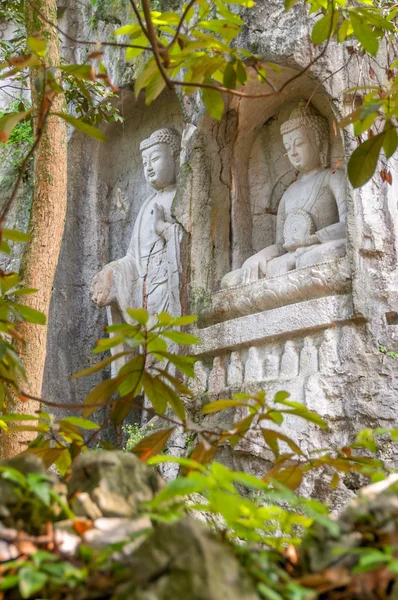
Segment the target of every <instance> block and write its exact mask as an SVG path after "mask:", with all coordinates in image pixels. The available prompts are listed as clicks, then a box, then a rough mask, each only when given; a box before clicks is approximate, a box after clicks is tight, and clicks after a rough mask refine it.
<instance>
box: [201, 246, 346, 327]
mask: <svg viewBox="0 0 398 600" xmlns="http://www.w3.org/2000/svg"><path fill="white" fill-rule="evenodd" d="M350 292H351V271H350V268H349V264H348V259H347V257H344V258H341V259H338V260H334V261H328V262H324V263H319V264H316V265H312V266H310V267H304V268H302V269H295V270H294V271H290V272H289V273H286V274H285V275H280V276H279V277H273V278H270V279H261V280H260V281H258V282H256V283H251V284H248V285H244V286H239V287H235V288H229V289H225V290H220V291H218V292H216V293H214V294H213V296H212V301H211V305H210V306H208V307H206V308H205V309H204V310H202V311H201V312H200V315H199V324H200V326H206V327H207V326H209V325H213V324H215V323H221V322H223V321H227V320H230V319H234V318H236V317H241V316H244V315H250V314H254V313H258V312H260V311H264V310H270V309H272V308H277V307H283V306H286V305H291V304H296V303H297V302H303V301H306V300H311V299H314V298H322V297H325V296H329V295H335V294H348V293H350Z"/></svg>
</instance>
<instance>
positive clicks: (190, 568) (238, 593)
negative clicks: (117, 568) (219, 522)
mask: <svg viewBox="0 0 398 600" xmlns="http://www.w3.org/2000/svg"><path fill="white" fill-rule="evenodd" d="M129 564H130V566H131V580H130V582H129V583H127V584H123V585H121V586H119V588H118V589H117V590H116V592H115V595H114V597H113V600H126V599H127V598H128V599H129V600H155V599H156V600H171V599H175V600H177V599H178V600H180V599H181V600H182V599H183V598H184V599H188V598H189V600H225V598H228V600H257V599H258V596H257V594H256V592H255V588H254V585H253V583H252V581H251V580H250V578H249V577H248V575H247V574H245V572H244V571H243V569H242V568H241V566H240V565H239V563H238V560H237V559H236V558H235V556H234V555H233V552H232V550H231V548H230V547H228V546H227V545H226V544H224V543H223V542H222V541H221V540H220V539H219V538H217V537H216V536H215V535H214V533H212V532H211V531H210V530H209V529H207V528H206V527H204V526H203V525H201V524H200V523H198V522H197V521H193V520H190V519H184V520H182V521H179V522H178V523H173V524H171V525H169V524H167V525H166V524H159V525H157V526H156V529H155V532H154V534H153V535H151V536H150V537H149V538H148V539H147V540H146V541H145V542H144V543H143V544H142V545H141V546H140V548H139V549H138V550H137V552H135V553H134V555H133V556H132V557H131V559H130V561H129Z"/></svg>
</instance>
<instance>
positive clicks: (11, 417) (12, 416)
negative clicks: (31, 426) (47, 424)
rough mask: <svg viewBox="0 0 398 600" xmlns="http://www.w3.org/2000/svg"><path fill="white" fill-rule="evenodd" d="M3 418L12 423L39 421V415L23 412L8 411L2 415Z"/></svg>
mask: <svg viewBox="0 0 398 600" xmlns="http://www.w3.org/2000/svg"><path fill="white" fill-rule="evenodd" d="M0 418H1V420H2V421H5V422H6V423H10V422H13V421H37V420H38V417H35V416H34V415H27V414H21V413H7V414H5V415H1V417H0Z"/></svg>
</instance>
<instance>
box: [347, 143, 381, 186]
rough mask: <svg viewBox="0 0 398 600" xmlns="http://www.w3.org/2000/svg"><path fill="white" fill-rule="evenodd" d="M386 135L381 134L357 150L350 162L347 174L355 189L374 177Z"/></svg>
mask: <svg viewBox="0 0 398 600" xmlns="http://www.w3.org/2000/svg"><path fill="white" fill-rule="evenodd" d="M384 137H385V133H384V132H383V133H379V134H377V135H375V136H373V137H371V138H369V139H368V140H366V141H365V142H363V143H362V144H360V145H359V146H358V148H356V150H354V152H353V153H352V155H351V158H350V160H349V162H348V166H347V173H348V177H349V180H350V182H351V184H352V185H353V187H354V188H358V187H361V186H362V185H364V184H365V183H366V182H367V181H369V179H371V177H372V176H373V174H374V172H375V170H376V165H377V161H378V158H379V154H380V150H381V148H382V146H383V141H384Z"/></svg>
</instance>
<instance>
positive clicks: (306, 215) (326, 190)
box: [221, 100, 346, 288]
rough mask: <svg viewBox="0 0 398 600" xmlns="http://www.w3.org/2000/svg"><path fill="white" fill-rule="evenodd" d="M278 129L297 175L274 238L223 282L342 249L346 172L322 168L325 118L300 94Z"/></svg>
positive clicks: (283, 269) (273, 272)
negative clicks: (300, 96)
mask: <svg viewBox="0 0 398 600" xmlns="http://www.w3.org/2000/svg"><path fill="white" fill-rule="evenodd" d="M281 134H282V136H283V144H284V146H285V148H286V152H287V155H288V158H289V161H290V163H291V164H292V166H293V167H294V168H295V169H296V170H297V171H298V176H297V178H296V180H295V181H294V182H293V183H292V184H291V185H290V186H289V187H288V188H287V190H286V191H285V193H284V194H283V196H282V199H281V201H280V204H279V208H278V214H277V223H276V243H275V244H273V245H271V246H268V247H267V248H264V249H263V250H260V252H257V254H255V255H254V256H251V257H250V258H248V259H247V260H246V261H245V262H244V263H243V265H242V267H241V268H240V269H237V270H235V271H232V272H230V273H227V275H225V276H224V278H223V280H222V283H221V287H223V288H227V287H232V286H237V285H243V284H246V283H250V282H253V281H257V280H258V279H261V278H263V277H267V278H269V277H276V276H278V275H283V274H284V273H287V272H288V271H292V270H293V269H299V268H302V267H306V266H310V265H314V264H316V263H320V262H324V261H328V260H332V259H334V258H339V257H341V256H344V255H345V253H346V228H345V218H346V201H345V177H344V173H343V172H342V171H336V172H333V171H332V170H331V169H329V168H326V165H327V160H328V147H329V133H328V124H327V121H326V119H324V117H322V116H321V115H320V114H319V113H318V111H317V110H316V109H315V108H314V107H313V106H311V105H309V104H308V103H307V101H305V100H302V101H300V103H299V105H298V107H297V108H296V109H294V110H293V112H292V113H291V115H290V117H289V119H288V121H286V122H285V123H283V125H282V127H281Z"/></svg>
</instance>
